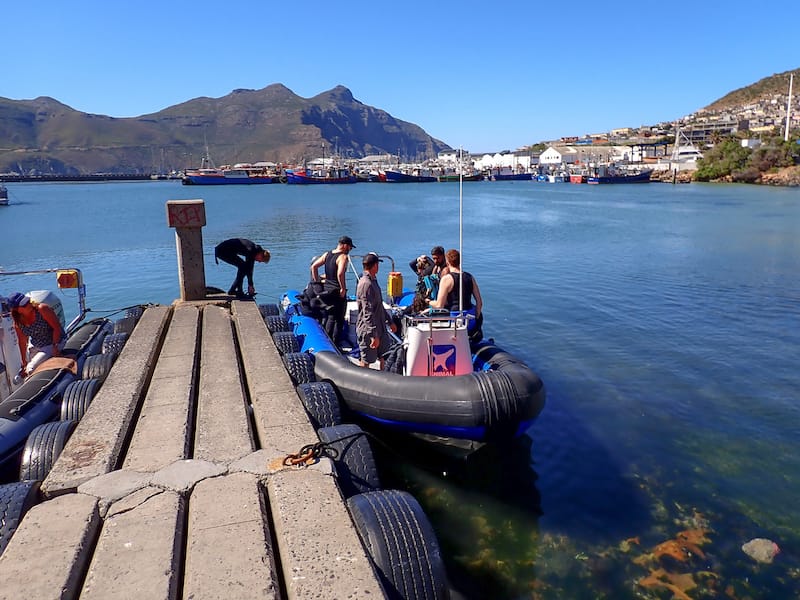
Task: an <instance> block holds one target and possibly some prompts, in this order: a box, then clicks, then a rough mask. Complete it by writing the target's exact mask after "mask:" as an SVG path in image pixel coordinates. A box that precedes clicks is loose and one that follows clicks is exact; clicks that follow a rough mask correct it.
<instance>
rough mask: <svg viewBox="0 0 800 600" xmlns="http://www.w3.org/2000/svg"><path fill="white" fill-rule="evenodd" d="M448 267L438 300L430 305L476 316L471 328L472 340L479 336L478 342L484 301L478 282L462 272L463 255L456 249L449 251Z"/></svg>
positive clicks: (432, 301)
mask: <svg viewBox="0 0 800 600" xmlns="http://www.w3.org/2000/svg"><path fill="white" fill-rule="evenodd" d="M447 267H448V272H447V274H445V275H444V276H442V279H441V283H440V284H439V293H438V295H437V296H436V299H434V300H430V301H429V305H430V307H431V308H444V309H446V310H449V311H451V312H455V311H459V310H464V311H466V312H469V313H470V314H474V315H475V319H474V323H473V320H472V319H471V320H470V326H469V330H470V339H475V336H479V337H477V340H476V341H480V337H482V335H483V334H482V332H481V324H482V323H483V299H482V298H481V290H480V288H479V287H478V282H477V281H475V278H474V277H473V276H472V275H471V274H470V273H467V272H466V271H462V270H461V253H460V252H459V251H458V250H456V249H454V248H453V249H450V250H448V251H447ZM459 288H461V289H459ZM473 298H474V299H475V302H474V303H473V302H472V300H473Z"/></svg>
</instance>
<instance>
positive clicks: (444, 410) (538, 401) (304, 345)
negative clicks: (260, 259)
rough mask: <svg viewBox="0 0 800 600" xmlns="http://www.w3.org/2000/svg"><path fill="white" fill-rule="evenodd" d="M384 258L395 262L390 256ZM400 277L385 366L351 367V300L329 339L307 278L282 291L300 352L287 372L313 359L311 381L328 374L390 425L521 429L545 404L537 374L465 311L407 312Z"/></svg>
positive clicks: (484, 432) (349, 404)
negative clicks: (338, 333)
mask: <svg viewBox="0 0 800 600" xmlns="http://www.w3.org/2000/svg"><path fill="white" fill-rule="evenodd" d="M382 258H384V259H388V260H389V261H391V262H392V265H394V261H393V260H391V257H388V256H383V257H382ZM351 267H352V264H351ZM352 271H353V274H355V269H352ZM351 275H352V274H349V275H348V277H350V276H351ZM398 277H399V278H400V280H401V281H402V275H401V274H400V273H398V272H396V271H394V269H393V270H392V272H390V274H389V281H388V289H387V294H386V297H387V298H388V299H389V301H388V302H386V308H387V311H388V314H390V315H392V318H393V320H394V321H395V322H396V323H398V325H399V327H398V328H397V329H398V334H397V335H395V334H392V335H393V336H394V341H395V344H394V346H393V349H392V351H391V352H390V354H391V356H389V357H387V360H386V364H387V366H386V369H385V370H380V369H377V368H364V367H361V366H358V362H359V357H358V352H359V351H358V344H357V340H356V332H355V327H356V320H357V318H358V306H357V302H356V300H355V298H353V297H351V298H349V299H348V303H347V311H346V313H345V314H346V316H347V318H346V323H345V327H344V331H343V335H342V338H341V340H340V341H339V343H338V344H336V343H334V342H333V340H331V338H330V337H329V336H328V334H327V333H326V331H325V329H324V327H323V326H322V324H321V321H322V320H323V319H324V314H323V313H321V312H320V310H321V309H320V308H319V307H320V306H321V304H320V297H318V296H317V297H315V294H316V292H314V291H313V290H312V289H310V288H313V286H309V287H307V288H306V290H304V291H303V292H297V291H292V290H290V291H288V292H287V293H286V294H285V295H284V297H283V300H282V303H281V306H282V309H283V317H284V318H285V320H286V325H287V328H288V329H289V330H290V331H291V334H290V335H292V336H293V337H294V338H296V340H297V348H298V350H299V352H298V353H294V354H293V356H294V358H293V359H291V360H287V361H286V362H287V366H288V367H289V370H290V374H292V368H293V367H292V365H293V364H294V365H296V364H297V360H298V359H302V360H299V362H300V364H302V363H303V362H304V361H310V362H311V363H313V367H311V368H312V369H313V373H314V375H315V377H316V379H317V381H327V382H330V383H331V384H332V386H333V387H334V388H335V390H336V396H337V397H338V398H341V401H342V403H343V404H344V406H345V407H346V409H348V410H350V411H351V412H353V413H355V414H356V415H358V416H360V417H361V418H364V419H367V420H369V421H371V422H373V423H375V424H378V425H380V426H381V427H386V428H389V429H391V430H395V431H401V432H406V433H414V434H423V435H427V436H434V437H436V438H445V439H455V440H469V441H472V442H480V443H485V442H500V441H506V440H510V439H512V438H515V437H517V436H519V435H522V434H523V433H524V432H525V431H526V430H527V429H528V427H529V426H530V425H531V423H532V422H533V420H534V419H535V418H536V417H537V416H538V414H539V413H540V412H541V410H542V408H543V406H544V402H545V388H544V384H543V383H542V381H541V379H540V378H539V376H538V375H537V374H536V373H534V372H533V371H532V370H531V369H530V368H529V367H528V366H527V365H526V364H525V363H524V362H523V361H521V360H520V359H518V358H516V357H515V356H513V355H512V354H510V353H509V352H506V351H505V350H503V349H501V348H500V347H499V346H497V344H495V342H494V340H492V339H485V338H483V334H482V331H481V327H480V325H479V323H477V321H478V320H477V319H475V317H474V315H472V314H469V313H468V312H466V311H463V312H449V311H447V312H444V313H439V314H410V313H409V306H408V305H409V304H410V303H411V300H412V299H413V295H414V292H410V291H408V290H398V287H402V283H399V284H398V282H397V279H398ZM353 288H355V286H353ZM322 302H323V303H324V300H322ZM376 365H377V363H376V364H375V365H372V367H375V366H376Z"/></svg>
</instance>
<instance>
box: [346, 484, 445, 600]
mask: <svg viewBox="0 0 800 600" xmlns="http://www.w3.org/2000/svg"><path fill="white" fill-rule="evenodd" d="M347 508H348V509H349V510H350V516H351V517H352V519H353V522H354V523H355V525H356V529H357V530H358V533H359V535H360V536H361V541H362V542H363V543H364V547H365V548H366V549H367V552H368V553H369V555H370V556H371V557H372V561H373V563H374V564H375V567H376V570H377V571H378V575H379V577H380V580H381V583H382V584H383V586H384V591H385V592H386V597H387V598H392V599H400V598H415V599H418V600H419V599H426V600H434V599H440V598H441V599H443V598H449V587H448V583H447V573H446V571H445V568H444V562H443V560H442V556H441V552H440V550H439V542H438V541H437V539H436V534H435V533H434V531H433V527H432V526H431V524H430V521H429V520H428V517H427V515H426V514H425V513H424V511H423V510H422V507H421V506H420V505H419V502H417V500H416V498H414V496H412V495H411V494H409V493H408V492H403V491H399V490H376V491H374V492H365V493H363V494H357V495H355V496H353V497H352V498H349V499H348V500H347Z"/></svg>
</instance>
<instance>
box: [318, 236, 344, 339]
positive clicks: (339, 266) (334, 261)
mask: <svg viewBox="0 0 800 600" xmlns="http://www.w3.org/2000/svg"><path fill="white" fill-rule="evenodd" d="M353 248H355V245H354V244H353V239H352V238H351V237H350V236H349V235H343V236H342V237H340V238H339V242H338V243H337V245H336V248H334V249H333V250H330V251H329V252H325V253H324V254H323V255H322V256H320V257H318V258H316V259H315V260H314V261H313V262H312V263H311V281H312V282H319V281H320V275H319V268H320V267H321V266H323V265H325V284H324V285H325V287H324V293H323V295H322V296H321V297H322V298H323V299H324V300H325V301H326V302H327V303H328V304H329V305H330V307H331V308H330V310H329V313H328V315H327V317H326V319H325V320H324V322H323V323H322V325H323V327H324V328H325V331H326V333H327V334H328V337H330V338H331V340H332V341H333V342H334V343H336V342H338V341H339V336H340V335H341V333H342V328H343V327H344V311H345V309H346V308H347V283H346V282H345V275H346V273H347V262H348V260H349V259H348V256H347V255H348V254H350V251H351V250H352V249H353Z"/></svg>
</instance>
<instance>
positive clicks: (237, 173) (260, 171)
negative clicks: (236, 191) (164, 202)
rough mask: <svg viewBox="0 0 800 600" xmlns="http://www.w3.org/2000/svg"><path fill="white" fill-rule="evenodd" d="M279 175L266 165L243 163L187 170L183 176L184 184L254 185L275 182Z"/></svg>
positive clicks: (182, 181)
mask: <svg viewBox="0 0 800 600" xmlns="http://www.w3.org/2000/svg"><path fill="white" fill-rule="evenodd" d="M276 181H278V177H277V176H276V175H274V174H273V173H271V172H269V170H268V169H267V167H266V166H260V165H251V164H248V163H242V164H237V165H234V166H233V167H231V166H222V167H219V168H215V167H206V168H200V169H193V170H189V171H186V172H185V173H184V175H183V177H182V178H181V183H183V184H184V185H252V184H266V183H275V182H276Z"/></svg>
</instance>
